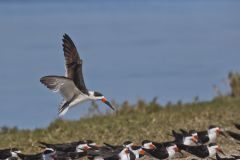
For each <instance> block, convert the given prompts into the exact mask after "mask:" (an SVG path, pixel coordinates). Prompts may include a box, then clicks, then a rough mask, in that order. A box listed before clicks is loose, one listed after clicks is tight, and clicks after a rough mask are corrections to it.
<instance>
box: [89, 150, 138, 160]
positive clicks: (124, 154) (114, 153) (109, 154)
mask: <svg viewBox="0 0 240 160" xmlns="http://www.w3.org/2000/svg"><path fill="white" fill-rule="evenodd" d="M87 155H88V159H90V160H135V159H136V158H135V155H134V154H133V153H132V152H130V151H129V149H128V148H123V149H120V148H118V149H115V150H112V149H109V150H97V151H93V150H88V152H87Z"/></svg>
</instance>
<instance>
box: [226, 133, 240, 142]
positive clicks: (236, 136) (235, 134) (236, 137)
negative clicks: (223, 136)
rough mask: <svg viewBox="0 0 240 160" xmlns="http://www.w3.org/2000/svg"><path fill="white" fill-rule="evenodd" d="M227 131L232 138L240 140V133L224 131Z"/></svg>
mask: <svg viewBox="0 0 240 160" xmlns="http://www.w3.org/2000/svg"><path fill="white" fill-rule="evenodd" d="M226 132H227V133H228V135H229V136H230V137H232V138H234V139H235V140H238V141H240V134H238V133H235V132H232V131H226Z"/></svg>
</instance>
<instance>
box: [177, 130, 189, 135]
mask: <svg viewBox="0 0 240 160" xmlns="http://www.w3.org/2000/svg"><path fill="white" fill-rule="evenodd" d="M179 130H180V131H181V132H182V134H183V135H188V134H189V133H188V132H187V131H186V130H184V129H182V128H181V129H179Z"/></svg>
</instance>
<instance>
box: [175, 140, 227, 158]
mask: <svg viewBox="0 0 240 160" xmlns="http://www.w3.org/2000/svg"><path fill="white" fill-rule="evenodd" d="M179 148H180V149H181V150H184V151H186V152H188V153H190V154H192V155H194V156H196V157H198V158H208V157H214V156H216V153H217V152H220V153H222V154H224V153H223V151H222V150H221V149H220V147H219V146H218V145H217V144H216V143H210V144H209V145H199V146H187V145H184V144H182V145H179Z"/></svg>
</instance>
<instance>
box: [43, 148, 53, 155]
mask: <svg viewBox="0 0 240 160" xmlns="http://www.w3.org/2000/svg"><path fill="white" fill-rule="evenodd" d="M54 152H55V150H54V149H52V148H46V149H45V151H44V152H43V154H50V153H54Z"/></svg>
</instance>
